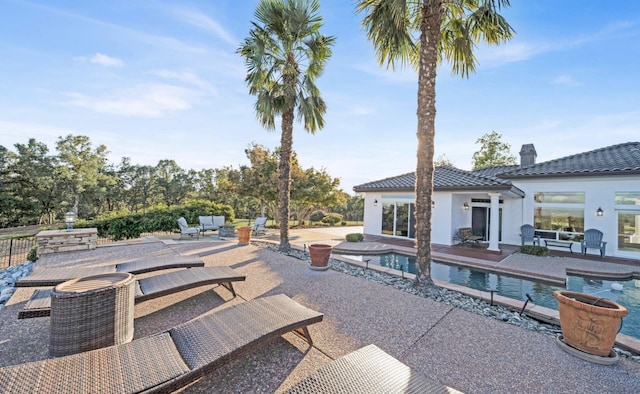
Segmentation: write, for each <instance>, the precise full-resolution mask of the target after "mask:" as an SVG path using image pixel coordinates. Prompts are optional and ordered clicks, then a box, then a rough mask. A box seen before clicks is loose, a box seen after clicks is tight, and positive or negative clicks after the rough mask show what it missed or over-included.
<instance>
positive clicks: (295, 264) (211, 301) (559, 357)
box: [0, 230, 640, 393]
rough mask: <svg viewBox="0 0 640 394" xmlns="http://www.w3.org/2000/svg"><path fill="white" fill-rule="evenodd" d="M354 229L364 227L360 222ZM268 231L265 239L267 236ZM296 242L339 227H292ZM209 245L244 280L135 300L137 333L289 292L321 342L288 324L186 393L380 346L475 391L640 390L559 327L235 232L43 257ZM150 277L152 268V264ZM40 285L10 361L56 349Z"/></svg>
mask: <svg viewBox="0 0 640 394" xmlns="http://www.w3.org/2000/svg"><path fill="white" fill-rule="evenodd" d="M345 231H348V232H356V231H349V230H345ZM267 238H268V237H265V239H267ZM292 241H293V243H294V245H298V246H301V245H300V244H302V245H305V244H307V245H308V244H309V243H310V242H319V241H324V242H328V243H332V244H333V245H337V244H339V243H340V242H341V241H340V239H339V237H338V236H335V235H333V234H329V235H327V234H325V235H321V234H318V233H315V232H310V233H309V232H308V233H307V235H304V236H303V235H301V234H295V233H292ZM165 253H179V254H187V255H198V256H200V257H202V259H203V260H204V261H205V265H207V266H221V265H223V266H229V267H232V268H233V269H235V270H237V271H239V272H240V273H242V274H244V275H246V276H247V280H246V281H245V282H241V283H238V284H237V285H236V286H235V288H236V291H237V293H238V297H236V298H235V299H232V298H231V294H230V293H229V292H228V291H227V290H226V289H225V288H223V287H216V286H208V287H201V288H197V289H192V290H188V291H184V292H181V293H178V294H174V295H170V296H166V297H162V298H159V299H155V300H150V301H146V302H144V303H141V304H139V305H137V306H136V308H135V338H141V337H144V336H148V335H151V334H154V333H158V332H161V331H163V330H166V329H168V328H170V327H173V326H175V325H176V324H179V323H181V322H184V321H186V320H188V319H191V318H193V317H196V316H198V315H200V314H202V313H205V312H207V311H209V310H211V309H216V308H222V307H224V306H225V305H228V304H229V303H236V302H242V301H243V300H249V299H253V298H257V297H261V296H265V295H271V294H279V293H284V294H287V295H288V296H290V297H291V298H293V299H294V300H296V301H298V302H299V303H301V304H303V305H305V306H307V307H309V308H312V309H315V310H318V311H321V312H323V313H324V314H325V317H324V321H323V322H322V323H319V324H315V325H313V326H311V327H310V332H311V335H312V337H313V339H314V345H313V346H312V347H309V346H308V345H307V344H306V342H304V341H303V340H302V339H300V338H299V337H298V336H297V335H294V334H287V335H285V336H283V337H282V338H279V339H277V340H275V341H273V342H272V343H269V344H267V345H265V346H263V347H262V348H260V349H257V350H255V351H251V352H249V353H246V354H244V355H243V356H241V357H239V358H237V359H235V360H234V361H232V362H230V363H229V364H226V365H224V366H222V367H221V368H219V369H217V370H215V371H214V372H212V373H210V374H208V375H207V376H205V377H204V378H203V379H201V380H200V381H198V382H196V383H194V384H193V385H191V386H189V387H187V388H185V389H183V390H182V392H185V393H212V392H216V393H222V392H224V393H273V392H281V391H283V390H285V389H286V388H288V387H290V386H291V385H292V384H294V383H295V382H297V381H299V380H300V379H302V378H303V377H305V376H306V375H308V374H309V373H311V372H312V371H314V370H316V369H317V368H319V367H320V366H322V365H325V364H326V363H328V362H330V361H331V360H333V359H335V358H337V357H340V356H342V355H345V354H347V353H349V352H351V351H353V350H356V349H358V348H360V347H363V346H365V345H368V344H372V343H373V344H375V345H377V346H378V347H380V348H382V349H383V350H385V351H386V352H387V353H389V354H391V355H393V356H394V357H396V358H398V359H399V360H401V361H402V362H404V363H405V364H407V365H409V366H411V367H412V368H414V369H415V370H417V371H420V372H422V373H424V374H425V375H427V376H429V377H430V378H432V379H435V380H437V381H438V382H440V383H442V384H444V385H447V386H450V387H453V388H455V389H457V390H460V391H463V392H467V393H507V392H508V393H513V392H517V393H534V392H536V393H537V392H554V393H560V392H563V393H604V392H616V393H637V392H640V363H637V362H633V361H631V360H627V359H621V360H620V362H619V363H617V364H616V365H613V366H605V365H599V364H593V363H589V362H587V361H583V360H581V359H578V358H576V357H573V356H571V355H569V354H567V353H565V352H564V351H563V350H561V349H560V348H559V347H558V346H557V345H556V343H555V339H554V338H553V337H552V336H549V335H545V334H541V333H538V332H534V331H530V330H526V329H524V328H521V327H518V326H513V325H509V324H507V323H504V322H501V321H498V320H494V319H490V318H487V317H483V316H481V315H477V314H474V313H470V312H466V311H464V310H461V309H458V308H455V307H451V306H449V305H446V304H443V303H438V302H435V301H433V300H430V299H425V298H421V297H418V296H415V295H411V294H408V293H405V292H402V291H399V290H395V289H393V288H391V287H387V286H383V285H380V284H376V283H373V282H369V281H367V280H364V279H362V278H358V277H353V276H350V275H346V274H342V273H339V272H336V271H333V270H329V271H313V270H310V269H309V268H308V264H307V262H305V261H302V260H300V259H297V258H294V257H290V256H285V255H282V254H279V253H276V252H274V251H271V250H268V249H265V248H261V247H258V246H256V245H249V246H238V245H237V242H236V241H235V240H214V239H210V240H205V241H195V242H189V241H187V242H175V241H173V240H169V241H165V242H162V241H155V242H148V243H136V244H131V245H121V246H105V247H99V248H97V249H96V250H93V251H85V252H73V253H66V254H58V255H57V258H55V259H54V258H51V259H50V260H45V259H43V261H41V262H38V264H43V265H47V264H52V265H65V266H76V265H77V266H82V265H91V264H96V263H99V262H106V261H116V260H119V261H125V260H127V259H129V258H132V257H139V256H141V255H149V256H150V255H162V254H165ZM150 275H151V274H150ZM32 291H33V289H28V288H21V289H18V290H17V291H16V293H15V294H14V296H13V297H12V299H11V300H10V301H9V303H8V304H7V306H6V307H5V308H3V309H2V310H0V364H1V366H6V365H13V364H18V363H22V362H27V361H35V360H40V359H44V358H47V357H48V352H47V349H48V340H49V319H48V318H35V319H28V320H17V318H16V316H17V313H18V310H19V309H20V308H21V307H22V305H23V304H24V301H25V300H26V299H28V297H29V296H30V294H31V292H32Z"/></svg>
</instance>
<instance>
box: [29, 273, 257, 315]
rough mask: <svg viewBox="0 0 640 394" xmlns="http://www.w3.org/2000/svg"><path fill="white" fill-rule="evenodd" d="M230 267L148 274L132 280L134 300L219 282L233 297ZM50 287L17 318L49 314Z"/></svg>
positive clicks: (36, 293)
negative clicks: (145, 276) (149, 275)
mask: <svg viewBox="0 0 640 394" xmlns="http://www.w3.org/2000/svg"><path fill="white" fill-rule="evenodd" d="M245 279H246V276H245V275H240V274H238V272H236V271H234V270H233V269H232V268H230V267H196V268H191V269H185V270H180V271H173V272H169V273H166V274H160V275H155V276H151V277H148V278H144V279H138V280H136V281H135V289H136V293H135V303H136V304H137V303H139V302H142V301H146V300H150V299H152V298H158V297H162V296H165V295H168V294H173V293H178V292H180V291H184V290H187V289H193V288H196V287H200V286H206V285H212V284H219V285H222V286H224V287H225V288H226V289H227V290H229V291H230V292H231V294H233V296H234V297H235V296H236V292H235V290H234V288H233V282H238V281H244V280H245ZM50 295H51V289H38V290H36V291H34V292H33V295H32V296H31V298H30V299H29V301H27V302H26V303H25V305H24V307H22V309H21V310H20V312H18V319H30V318H34V317H46V316H49V315H50V314H51V297H50Z"/></svg>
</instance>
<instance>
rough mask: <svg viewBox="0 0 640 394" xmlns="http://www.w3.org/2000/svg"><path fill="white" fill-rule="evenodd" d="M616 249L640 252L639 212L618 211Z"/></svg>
mask: <svg viewBox="0 0 640 394" xmlns="http://www.w3.org/2000/svg"><path fill="white" fill-rule="evenodd" d="M616 203H617V193H616ZM621 205H622V204H621ZM618 250H621V251H628V252H636V253H640V212H637V211H636V212H633V211H626V212H625V211H622V212H618Z"/></svg>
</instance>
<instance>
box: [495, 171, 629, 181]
mask: <svg viewBox="0 0 640 394" xmlns="http://www.w3.org/2000/svg"><path fill="white" fill-rule="evenodd" d="M607 175H640V169H638V170H621V171H598V172H559V173H554V174H530V175H525V174H523V175H509V174H501V175H500V176H499V178H500V179H522V178H562V177H565V178H566V177H569V176H570V177H575V176H579V177H583V176H584V177H586V176H607Z"/></svg>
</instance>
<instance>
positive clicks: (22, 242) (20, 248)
mask: <svg viewBox="0 0 640 394" xmlns="http://www.w3.org/2000/svg"><path fill="white" fill-rule="evenodd" d="M34 246H36V237H35V236H34V237H25V238H16V239H13V238H11V239H0V269H6V268H7V267H9V266H11V265H18V264H22V263H24V262H25V261H27V256H29V252H30V251H31V249H32V248H33V247H34Z"/></svg>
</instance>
